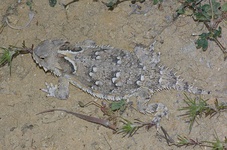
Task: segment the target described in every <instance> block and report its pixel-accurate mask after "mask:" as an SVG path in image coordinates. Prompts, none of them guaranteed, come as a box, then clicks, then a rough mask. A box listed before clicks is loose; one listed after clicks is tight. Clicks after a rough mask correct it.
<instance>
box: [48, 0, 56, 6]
mask: <svg viewBox="0 0 227 150" xmlns="http://www.w3.org/2000/svg"><path fill="white" fill-rule="evenodd" d="M56 4H57V0H49V5H50V6H51V7H54V6H55V5H56Z"/></svg>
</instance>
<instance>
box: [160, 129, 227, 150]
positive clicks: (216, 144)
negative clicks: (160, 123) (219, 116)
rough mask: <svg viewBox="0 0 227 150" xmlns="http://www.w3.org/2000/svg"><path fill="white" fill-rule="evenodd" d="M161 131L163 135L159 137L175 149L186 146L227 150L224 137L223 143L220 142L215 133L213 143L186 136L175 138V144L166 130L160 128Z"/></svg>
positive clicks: (226, 141) (226, 142)
mask: <svg viewBox="0 0 227 150" xmlns="http://www.w3.org/2000/svg"><path fill="white" fill-rule="evenodd" d="M161 131H162V132H163V134H164V135H161V134H160V133H159V136H160V137H162V138H164V139H165V140H166V142H167V143H168V145H169V146H176V147H183V146H185V147H188V146H193V148H194V147H196V146H199V147H210V148H212V150H226V149H227V138H226V137H225V139H224V141H221V140H220V139H219V138H218V136H217V133H216V132H215V140H214V141H200V140H198V139H197V138H196V139H192V138H188V137H186V136H180V135H178V136H177V142H175V141H174V140H173V139H172V138H171V137H170V136H169V134H168V133H167V132H166V130H165V129H164V128H163V127H161Z"/></svg>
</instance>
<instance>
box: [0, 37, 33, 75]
mask: <svg viewBox="0 0 227 150" xmlns="http://www.w3.org/2000/svg"><path fill="white" fill-rule="evenodd" d="M0 49H2V50H3V53H1V56H0V66H3V65H5V64H8V66H9V68H10V76H11V70H12V69H11V68H12V60H13V58H15V57H16V56H18V55H19V54H25V53H31V50H32V49H33V46H32V48H31V49H29V48H27V47H26V46H25V42H23V46H22V47H16V46H12V45H10V46H9V47H8V48H4V47H0Z"/></svg>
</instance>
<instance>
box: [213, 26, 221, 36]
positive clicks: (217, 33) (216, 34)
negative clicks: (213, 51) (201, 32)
mask: <svg viewBox="0 0 227 150" xmlns="http://www.w3.org/2000/svg"><path fill="white" fill-rule="evenodd" d="M221 31H222V29H221V27H219V28H218V30H214V33H213V38H217V37H220V36H221Z"/></svg>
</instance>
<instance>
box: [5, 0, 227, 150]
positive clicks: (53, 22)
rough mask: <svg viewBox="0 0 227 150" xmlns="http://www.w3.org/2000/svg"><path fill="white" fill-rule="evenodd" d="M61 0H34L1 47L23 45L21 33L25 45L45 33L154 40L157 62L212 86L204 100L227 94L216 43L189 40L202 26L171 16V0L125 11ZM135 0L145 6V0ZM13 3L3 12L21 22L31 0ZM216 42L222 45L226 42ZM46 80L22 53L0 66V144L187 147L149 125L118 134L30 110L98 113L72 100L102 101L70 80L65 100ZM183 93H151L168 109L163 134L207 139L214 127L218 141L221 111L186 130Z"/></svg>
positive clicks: (107, 40)
mask: <svg viewBox="0 0 227 150" xmlns="http://www.w3.org/2000/svg"><path fill="white" fill-rule="evenodd" d="M67 2H69V1H67V0H59V1H58V4H57V5H56V6H55V7H54V8H52V7H50V6H49V4H48V1H47V0H45V1H34V2H33V4H32V9H33V10H34V12H35V16H34V19H33V20H32V22H31V24H30V25H29V26H28V27H27V28H25V29H23V30H14V29H12V28H10V27H8V26H7V27H5V28H4V30H3V32H2V33H1V34H0V46H1V47H8V45H15V46H21V43H22V42H23V40H24V41H25V42H26V45H27V46H31V45H32V44H34V45H35V46H36V45H37V44H39V43H40V42H41V41H43V40H45V39H56V38H63V39H67V40H68V41H70V42H72V43H73V42H81V41H83V40H85V39H93V40H95V41H96V42H97V44H100V45H101V44H102V45H108V44H109V45H112V46H114V47H117V48H121V49H126V50H130V51H132V50H133V47H134V46H135V44H144V45H146V46H149V44H151V43H152V42H154V41H155V40H156V41H157V42H156V45H155V51H157V52H161V62H162V64H163V65H165V66H168V67H170V68H174V69H175V70H176V71H177V72H178V74H179V75H181V76H182V78H184V79H185V80H186V81H188V82H190V83H193V84H194V85H196V86H198V87H201V88H203V89H206V90H210V91H211V92H212V93H211V94H210V95H203V96H202V97H203V98H204V99H214V98H217V99H218V100H219V101H225V102H226V101H227V100H226V98H227V70H226V69H225V68H226V66H227V61H223V54H222V52H221V51H220V49H219V48H218V47H217V45H216V44H215V43H214V42H211V43H210V45H209V49H208V50H207V51H206V52H203V51H202V50H198V49H196V47H195V44H194V41H195V40H196V38H197V37H195V36H191V35H192V34H193V33H194V34H200V33H202V31H204V30H205V27H204V26H203V25H202V24H198V23H196V22H194V21H193V20H192V18H191V17H184V16H181V17H180V18H178V19H177V20H176V21H175V22H172V15H171V14H172V13H173V12H174V11H175V10H176V8H178V7H179V4H178V3H175V0H171V1H168V2H167V1H164V2H163V5H162V7H161V8H158V7H157V6H150V7H149V8H150V11H148V12H147V13H146V14H131V15H130V12H132V8H130V7H129V4H130V3H129V2H124V3H122V4H120V5H119V6H118V7H117V8H116V9H114V10H113V11H109V10H108V9H107V8H106V6H105V5H103V4H102V2H101V1H98V2H93V1H92V0H81V1H78V2H76V3H73V4H71V5H70V6H69V7H68V9H67V10H66V9H64V8H63V7H62V6H61V5H60V4H59V3H67ZM16 3H17V1H16V0H1V2H0V14H1V15H0V16H1V18H4V15H5V14H6V12H7V9H9V8H10V7H11V8H13V6H14V5H15V4H16ZM141 5H142V8H143V9H145V10H147V8H146V7H148V6H149V3H146V4H141ZM16 8H17V11H11V12H12V14H10V15H8V19H9V21H10V23H11V25H13V26H23V25H24V24H26V22H27V21H28V13H29V7H28V6H27V5H26V4H25V1H23V0H22V3H21V4H19V5H18V6H17V7H16ZM13 10H14V9H13ZM8 12H9V11H8ZM221 26H222V27H223V31H222V33H223V34H222V39H227V29H226V26H227V24H226V23H225V22H223V23H221ZM221 42H222V44H223V45H224V46H225V47H227V45H226V44H227V43H226V41H224V40H221ZM45 82H48V83H50V82H52V83H54V84H56V83H57V78H56V77H53V76H52V75H51V74H50V73H45V72H44V71H43V70H42V69H41V68H39V67H38V66H37V65H36V64H35V63H34V62H33V60H32V57H31V56H30V55H29V54H28V55H20V56H18V57H17V58H15V59H14V60H13V64H12V76H10V75H9V68H8V66H4V67H2V68H0V110H1V111H0V149H2V150H8V149H16V150H19V149H47V150H54V149H59V150H60V149H61V150H63V149H84V150H90V149H91V150H94V149H96V150H102V149H112V150H117V149H118V150H125V149H130V150H138V149H141V150H143V149H144V150H148V149H149V150H157V149H158V150H164V149H167V150H170V149H192V147H187V148H185V147H182V148H176V147H174V146H168V145H167V143H166V142H165V140H163V139H162V138H160V137H159V136H157V131H156V129H155V128H151V129H150V130H149V131H146V130H145V129H140V130H139V131H138V134H135V135H134V136H133V137H129V138H127V137H125V138H122V135H119V134H113V133H112V131H111V130H110V129H107V128H104V127H102V126H99V125H96V124H92V123H88V122H86V121H83V120H80V119H78V118H76V117H75V116H72V115H67V114H65V113H61V112H54V113H49V114H44V115H36V113H39V112H41V111H43V110H48V109H51V108H64V109H67V110H71V111H75V112H79V113H83V114H87V115H92V116H97V117H102V114H101V113H98V112H99V111H98V110H97V108H95V107H94V106H91V107H89V108H88V109H86V108H80V107H79V106H78V101H83V102H89V101H91V100H96V101H97V102H101V100H99V99H96V98H93V97H91V96H90V95H88V94H86V93H84V92H82V91H81V90H79V89H78V88H75V87H73V86H70V97H69V99H68V100H66V101H60V100H57V99H55V98H51V97H46V94H45V93H44V92H42V91H40V90H39V89H41V88H45V84H44V83H45ZM187 95H189V96H192V97H193V96H194V95H191V94H187ZM184 98H185V97H184V93H183V92H181V91H174V90H169V91H162V92H159V93H156V94H155V95H154V96H153V97H152V99H151V102H162V103H164V104H165V105H166V106H167V107H168V108H169V110H170V114H169V119H165V118H164V119H163V120H162V121H161V125H162V126H163V127H164V128H165V129H166V131H167V132H168V133H169V135H170V136H171V137H172V138H173V139H177V135H182V136H186V137H188V138H193V139H196V138H197V139H199V140H211V141H212V140H214V134H215V132H217V135H218V137H219V138H220V140H224V137H225V136H227V121H226V120H227V114H226V113H221V114H220V115H219V116H215V117H213V118H212V119H209V118H204V117H202V118H201V119H199V120H198V123H195V124H194V126H193V130H192V132H191V133H190V134H189V129H188V127H189V124H188V123H187V122H186V119H185V118H182V117H178V116H179V115H180V114H182V113H183V112H179V111H177V109H178V108H180V107H182V106H185V104H184V103H183V99H184ZM125 116H128V117H129V118H130V117H132V116H133V118H140V119H141V120H145V121H148V120H151V118H152V116H151V115H143V114H140V113H137V112H135V111H128V112H126V114H125ZM194 149H209V148H205V147H202V148H200V147H195V148H194Z"/></svg>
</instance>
